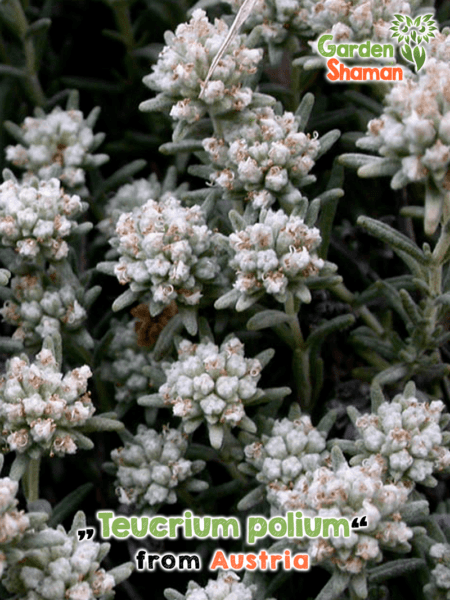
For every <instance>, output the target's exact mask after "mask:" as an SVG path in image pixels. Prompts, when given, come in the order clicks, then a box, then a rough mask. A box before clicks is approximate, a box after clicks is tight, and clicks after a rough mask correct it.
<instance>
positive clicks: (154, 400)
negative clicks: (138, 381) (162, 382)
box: [137, 394, 167, 408]
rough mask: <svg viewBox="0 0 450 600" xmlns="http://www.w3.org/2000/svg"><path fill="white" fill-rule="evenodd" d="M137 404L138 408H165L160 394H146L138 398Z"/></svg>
mask: <svg viewBox="0 0 450 600" xmlns="http://www.w3.org/2000/svg"><path fill="white" fill-rule="evenodd" d="M137 403H138V404H139V405H140V406H154V407H155V408H166V406H167V405H166V404H165V402H164V398H163V397H162V396H161V395H160V394H148V395H147V396H141V397H140V398H138V400H137Z"/></svg>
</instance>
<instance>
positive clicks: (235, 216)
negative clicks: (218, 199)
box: [228, 210, 247, 231]
mask: <svg viewBox="0 0 450 600" xmlns="http://www.w3.org/2000/svg"><path fill="white" fill-rule="evenodd" d="M228 218H229V219H230V222H231V226H232V227H233V229H234V231H241V230H243V229H245V228H246V227H247V223H246V222H245V220H244V219H243V217H242V216H241V215H240V214H239V213H238V212H237V211H236V210H230V212H229V213H228Z"/></svg>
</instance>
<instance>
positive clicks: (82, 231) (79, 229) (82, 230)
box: [70, 154, 99, 235]
mask: <svg viewBox="0 0 450 600" xmlns="http://www.w3.org/2000/svg"><path fill="white" fill-rule="evenodd" d="M97 156H99V155H98V154H97ZM93 227H94V224H93V223H90V222H89V221H85V222H84V223H80V224H79V225H74V226H73V227H72V230H71V232H70V233H71V234H73V235H86V234H87V233H89V232H90V231H91V229H93Z"/></svg>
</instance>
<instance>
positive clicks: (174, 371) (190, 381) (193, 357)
mask: <svg viewBox="0 0 450 600" xmlns="http://www.w3.org/2000/svg"><path fill="white" fill-rule="evenodd" d="M178 355H179V356H178V360H177V362H175V363H172V364H169V365H166V366H165V367H164V370H165V374H166V378H167V381H166V383H164V384H163V385H162V386H161V387H160V388H159V393H158V394H157V395H156V396H157V397H159V398H161V399H162V401H163V403H164V404H166V405H172V406H173V414H174V415H176V416H177V417H181V418H182V419H183V428H184V431H185V432H186V433H191V432H193V431H195V429H197V427H199V426H200V425H201V424H202V423H203V422H204V421H206V423H207V425H208V429H209V437H210V441H211V445H212V446H213V447H214V448H220V446H221V444H222V441H223V436H224V428H225V427H227V428H231V427H236V426H237V427H241V428H242V429H245V430H247V431H251V432H254V431H256V426H255V424H254V423H253V421H251V420H250V419H249V417H247V416H246V414H245V411H244V405H245V404H248V403H250V402H252V401H254V400H255V399H257V398H259V397H260V396H261V395H262V391H261V390H258V387H257V385H258V381H259V379H260V373H261V369H262V365H261V362H260V361H259V360H258V359H257V358H245V356H244V345H243V344H242V343H241V342H240V340H239V339H238V338H236V337H230V338H227V339H226V340H225V341H224V342H223V343H222V344H221V346H220V348H219V347H218V346H216V345H215V344H214V343H213V342H206V343H201V344H193V343H192V342H189V341H188V340H182V342H181V343H180V346H179V350H178ZM163 366H164V365H163ZM152 398H153V397H152V396H149V397H148V400H147V399H145V397H144V398H141V399H140V400H139V403H140V404H146V403H147V401H148V402H150V403H151V401H152ZM164 404H163V405H164Z"/></svg>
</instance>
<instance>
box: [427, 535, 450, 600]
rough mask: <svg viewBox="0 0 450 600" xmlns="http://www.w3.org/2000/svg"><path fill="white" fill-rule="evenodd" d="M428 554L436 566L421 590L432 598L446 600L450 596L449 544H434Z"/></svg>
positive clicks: (433, 599)
mask: <svg viewBox="0 0 450 600" xmlns="http://www.w3.org/2000/svg"><path fill="white" fill-rule="evenodd" d="M429 556H430V558H431V559H432V561H433V563H434V564H435V565H436V566H435V568H434V569H433V570H432V571H431V577H430V582H429V583H427V584H426V585H425V586H424V589H423V591H424V593H425V595H426V597H427V598H431V599H432V600H447V599H448V598H450V544H442V543H440V544H434V545H433V546H431V548H430V551H429Z"/></svg>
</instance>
